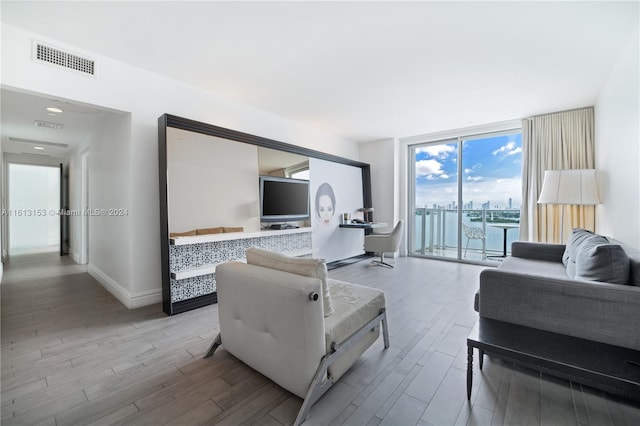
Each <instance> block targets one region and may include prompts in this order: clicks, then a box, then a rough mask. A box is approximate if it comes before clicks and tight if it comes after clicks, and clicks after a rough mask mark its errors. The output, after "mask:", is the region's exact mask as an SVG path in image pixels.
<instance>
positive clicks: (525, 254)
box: [511, 241, 566, 262]
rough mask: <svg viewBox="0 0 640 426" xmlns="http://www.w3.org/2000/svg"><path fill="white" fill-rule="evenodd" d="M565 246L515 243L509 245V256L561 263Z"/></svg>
mask: <svg viewBox="0 0 640 426" xmlns="http://www.w3.org/2000/svg"><path fill="white" fill-rule="evenodd" d="M565 248H566V245H564V244H547V243H529V242H525V241H515V242H513V244H511V256H513V257H522V258H525V259H535V260H548V261H551V262H562V255H563V254H564V250H565Z"/></svg>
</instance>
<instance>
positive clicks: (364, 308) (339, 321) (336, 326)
mask: <svg viewBox="0 0 640 426" xmlns="http://www.w3.org/2000/svg"><path fill="white" fill-rule="evenodd" d="M327 281H328V284H329V288H330V289H331V299H332V301H333V307H334V308H335V310H334V313H333V315H331V316H330V317H329V318H325V320H324V330H325V340H326V345H327V353H330V352H331V343H333V342H336V343H342V342H344V341H345V340H346V339H347V338H348V337H349V336H351V335H352V334H353V333H355V332H356V331H358V330H359V329H360V328H361V327H362V326H363V325H365V324H366V323H367V322H369V321H371V320H372V319H373V318H375V317H376V316H377V315H378V314H379V313H380V309H382V308H384V307H385V299H384V293H383V292H382V291H381V290H377V289H375V288H370V287H363V286H360V285H357V284H351V283H347V282H344V281H338V280H333V279H329V280H327ZM379 334H380V330H379V329H377V328H376V329H374V330H372V331H371V333H368V334H367V336H365V337H364V338H362V340H360V341H358V342H357V343H356V344H355V345H354V346H353V347H352V348H351V349H349V350H348V351H347V352H346V353H345V354H344V355H342V356H341V357H340V358H338V359H337V360H336V362H335V363H334V364H332V365H331V367H330V368H329V374H331V376H333V378H334V380H338V378H339V377H340V376H342V375H343V374H344V373H345V372H346V371H347V370H348V369H349V367H350V366H351V365H352V364H353V363H354V362H355V360H357V359H358V358H359V357H360V355H362V353H363V352H364V351H365V350H366V349H367V348H368V347H369V346H371V344H372V343H373V342H375V340H376V339H377V337H378V336H379Z"/></svg>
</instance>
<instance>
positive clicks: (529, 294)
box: [479, 269, 640, 350]
mask: <svg viewBox="0 0 640 426" xmlns="http://www.w3.org/2000/svg"><path fill="white" fill-rule="evenodd" d="M479 313H480V316H482V317H487V318H493V319H496V320H500V321H505V322H511V323H514V324H520V325H523V326H527V327H532V328H538V329H542V330H547V331H552V332H555V333H560V334H566V335H570V336H574V337H580V338H583V339H589V340H595V341H598V342H603V343H608V344H611V345H617V346H623V347H627V348H631V349H635V350H640V333H638V331H637V326H638V324H640V287H634V286H628V285H619V284H607V283H600V282H594V281H578V280H570V279H567V280H564V279H557V278H549V277H542V276H536V275H530V274H523V273H516V272H507V271H501V270H500V269H486V270H484V271H482V272H481V273H480V299H479Z"/></svg>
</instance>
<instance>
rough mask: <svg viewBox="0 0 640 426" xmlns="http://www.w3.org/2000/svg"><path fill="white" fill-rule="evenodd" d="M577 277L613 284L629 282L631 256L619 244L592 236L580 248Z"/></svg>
mask: <svg viewBox="0 0 640 426" xmlns="http://www.w3.org/2000/svg"><path fill="white" fill-rule="evenodd" d="M575 278H576V279H583V280H589V281H602V282H606V283H612V284H628V283H629V257H628V256H627V254H626V253H625V251H624V249H623V248H622V247H620V246H619V245H617V244H609V242H608V241H607V242H606V243H602V241H601V239H599V238H596V237H591V238H588V239H587V240H585V242H584V243H583V244H582V245H581V246H580V250H578V255H577V257H576V261H575Z"/></svg>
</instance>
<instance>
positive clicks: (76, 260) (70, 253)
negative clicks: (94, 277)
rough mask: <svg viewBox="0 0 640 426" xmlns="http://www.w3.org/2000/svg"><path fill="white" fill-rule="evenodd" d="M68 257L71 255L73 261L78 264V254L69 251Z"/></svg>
mask: <svg viewBox="0 0 640 426" xmlns="http://www.w3.org/2000/svg"><path fill="white" fill-rule="evenodd" d="M69 257H71V258H72V259H73V261H74V262H76V263H77V264H78V265H79V264H80V256H79V255H78V253H76V252H75V251H70V252H69Z"/></svg>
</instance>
